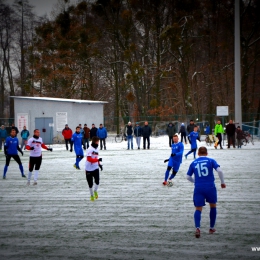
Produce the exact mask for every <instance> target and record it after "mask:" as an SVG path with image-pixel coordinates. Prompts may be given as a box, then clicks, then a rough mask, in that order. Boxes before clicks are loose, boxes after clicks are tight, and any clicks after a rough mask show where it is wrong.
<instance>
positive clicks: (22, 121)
mask: <svg viewBox="0 0 260 260" xmlns="http://www.w3.org/2000/svg"><path fill="white" fill-rule="evenodd" d="M28 118H29V117H28V113H17V126H16V127H17V128H18V130H19V132H21V131H22V130H23V127H24V126H26V128H27V129H28V127H29V121H28Z"/></svg>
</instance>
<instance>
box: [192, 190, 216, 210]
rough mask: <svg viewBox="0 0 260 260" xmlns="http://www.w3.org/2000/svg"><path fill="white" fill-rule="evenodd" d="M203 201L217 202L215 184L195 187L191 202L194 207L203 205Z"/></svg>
mask: <svg viewBox="0 0 260 260" xmlns="http://www.w3.org/2000/svg"><path fill="white" fill-rule="evenodd" d="M205 201H206V202H208V203H212V204H216V203H217V189H216V186H215V185H212V186H210V187H206V188H205V187H195V189H194V193H193V202H194V206H195V207H203V206H205V205H206V204H205Z"/></svg>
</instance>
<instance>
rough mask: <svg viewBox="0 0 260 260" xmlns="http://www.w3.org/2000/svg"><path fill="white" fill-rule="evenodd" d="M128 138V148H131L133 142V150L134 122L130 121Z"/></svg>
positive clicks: (127, 127) (127, 131)
mask: <svg viewBox="0 0 260 260" xmlns="http://www.w3.org/2000/svg"><path fill="white" fill-rule="evenodd" d="M125 130H126V131H125V132H126V138H127V150H129V149H130V143H131V149H132V150H133V149H134V147H133V127H132V123H131V122H128V125H127V126H126V129H125Z"/></svg>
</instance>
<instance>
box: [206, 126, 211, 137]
mask: <svg viewBox="0 0 260 260" xmlns="http://www.w3.org/2000/svg"><path fill="white" fill-rule="evenodd" d="M205 134H206V135H210V134H211V132H210V125H206V128H205Z"/></svg>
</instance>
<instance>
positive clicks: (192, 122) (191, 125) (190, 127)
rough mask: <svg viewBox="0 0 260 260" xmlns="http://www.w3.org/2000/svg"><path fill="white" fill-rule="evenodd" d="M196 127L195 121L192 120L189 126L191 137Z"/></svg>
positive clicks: (188, 130)
mask: <svg viewBox="0 0 260 260" xmlns="http://www.w3.org/2000/svg"><path fill="white" fill-rule="evenodd" d="M194 126H195V124H194V121H193V120H192V119H191V120H190V124H189V125H188V126H187V132H188V135H189V134H190V133H191V132H193V131H194Z"/></svg>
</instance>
